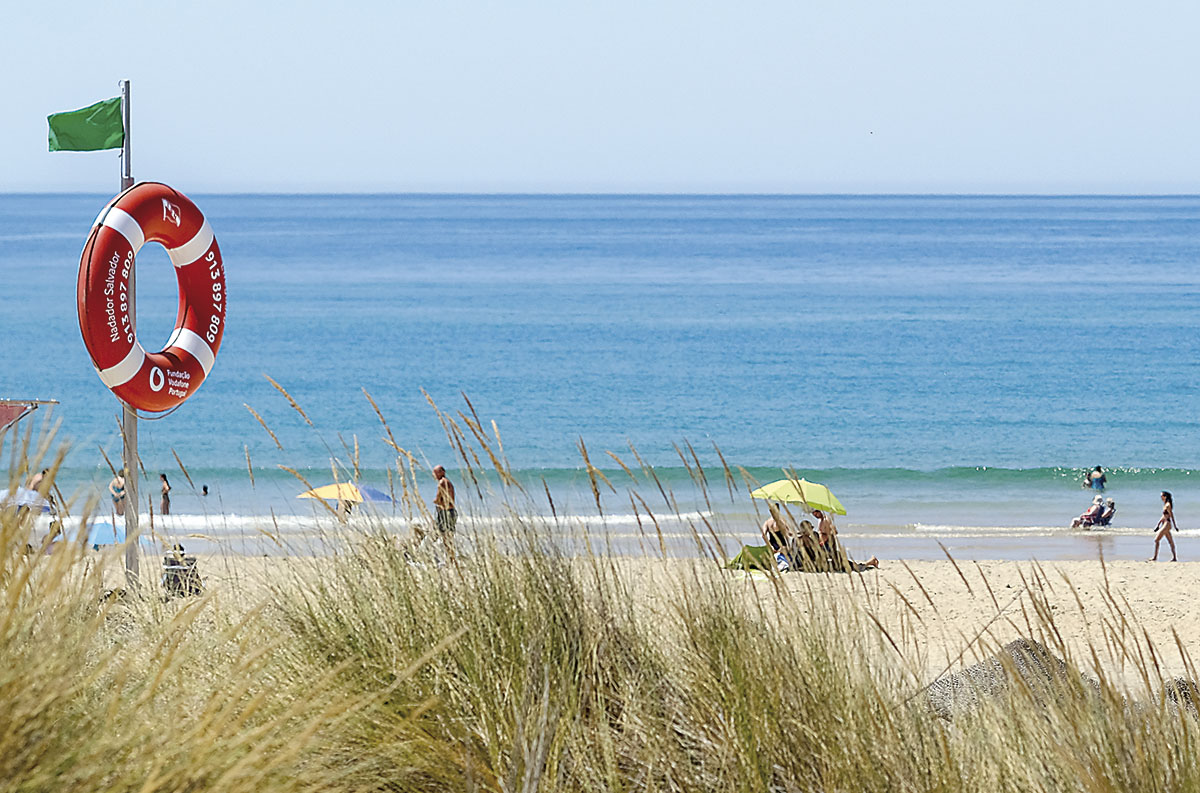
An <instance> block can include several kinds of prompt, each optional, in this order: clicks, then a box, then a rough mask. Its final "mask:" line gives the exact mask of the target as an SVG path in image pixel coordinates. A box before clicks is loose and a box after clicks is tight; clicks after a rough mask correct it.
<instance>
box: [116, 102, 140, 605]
mask: <svg viewBox="0 0 1200 793" xmlns="http://www.w3.org/2000/svg"><path fill="white" fill-rule="evenodd" d="M121 123H122V124H124V126H125V146H124V147H123V148H122V149H121V192H125V191H126V190H128V189H129V188H131V187H133V170H132V168H131V167H130V163H129V81H128V80H122V81H121ZM134 279H135V275H134V268H130V270H129V324H130V328H131V329H132V330H133V332H134V333H137V288H136V286H135V282H134ZM121 409H122V412H121V442H122V444H123V446H124V454H123V456H122V461H123V465H124V467H125V580H126V583H127V584H128V585H129V587H130V588H131V589H132V588H134V587H136V586H137V583H138V473H139V471H140V469H141V466H140V465H138V442H137V437H138V433H137V431H138V426H137V411H135V410H134V409H133V408H131V407H129V405H126V404H125V403H124V402H122V403H121Z"/></svg>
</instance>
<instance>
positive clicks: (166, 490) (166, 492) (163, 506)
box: [158, 474, 171, 515]
mask: <svg viewBox="0 0 1200 793" xmlns="http://www.w3.org/2000/svg"><path fill="white" fill-rule="evenodd" d="M158 479H159V484H160V486H161V489H162V502H161V503H160V504H159V509H158V513H159V514H160V515H170V514H171V483H170V482H168V481H167V475H166V474H159V475H158Z"/></svg>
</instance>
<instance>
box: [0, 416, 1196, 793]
mask: <svg viewBox="0 0 1200 793" xmlns="http://www.w3.org/2000/svg"><path fill="white" fill-rule="evenodd" d="M381 418H382V416H381ZM443 419H444V421H445V423H446V426H447V431H448V433H449V434H450V435H451V437H452V439H454V441H455V442H456V443H457V444H459V448H460V449H461V450H462V453H463V454H462V456H463V462H464V464H465V465H467V466H476V465H477V464H478V462H479V461H480V460H485V461H487V463H486V465H487V467H488V471H489V475H490V476H491V477H492V478H493V479H495V480H498V481H500V482H501V483H502V484H503V485H505V486H506V487H509V488H511V486H512V485H513V483H512V482H511V481H510V480H509V479H508V478H506V477H509V474H508V473H507V468H506V462H505V461H504V457H503V451H502V447H501V446H500V444H499V434H498V432H494V433H488V432H485V431H484V425H483V423H482V422H480V421H478V418H477V417H475V416H474V411H473V410H470V411H467V412H464V413H460V414H459V415H458V416H457V417H448V416H443ZM389 437H390V433H389ZM493 439H494V440H493ZM392 445H393V446H395V444H394V441H392ZM33 446H36V447H37V448H33V447H31V445H30V443H29V441H28V436H27V438H26V442H25V443H24V445H21V444H16V448H15V450H14V453H13V454H12V456H11V459H12V463H11V464H10V472H11V473H10V476H9V479H10V484H12V483H15V482H16V480H17V479H18V478H19V477H21V476H23V475H24V473H25V472H27V471H29V470H38V469H39V468H40V467H50V468H52V469H56V467H57V466H56V464H55V463H56V462H57V461H59V460H61V455H62V453H63V452H62V450H57V451H55V452H54V453H53V454H51V453H50V452H49V448H50V447H49V445H48V444H47V443H46V442H42V443H38V444H33ZM395 451H396V452H397V464H396V466H395V470H394V471H393V472H392V474H393V476H394V477H395V480H396V482H397V483H398V486H399V488H400V490H401V491H402V492H405V493H408V492H416V487H415V485H416V482H417V477H418V476H422V477H424V476H425V474H424V473H423V472H421V471H420V467H419V465H418V464H417V462H416V460H415V458H414V457H413V456H412V455H408V454H406V453H404V451H403V450H402V449H401V448H400V447H399V446H395ZM584 451H585V453H586V450H584ZM46 460H49V463H50V464H49V465H44V462H45V461H46ZM590 465H591V464H590V462H589V463H587V466H588V467H589V470H593V469H591V467H590ZM695 465H696V468H697V469H698V470H697V475H698V476H705V474H704V472H703V470H702V469H700V467H699V463H698V461H697V462H696V463H695ZM646 470H648V472H649V473H648V477H649V479H650V481H653V478H652V469H646ZM476 473H478V475H480V476H482V471H477V472H476ZM729 473H730V472H729V471H728V469H726V470H725V471H724V472H718V473H716V474H714V475H712V480H713V481H720V480H721V479H723V478H727V477H728V476H729ZM593 481H595V482H597V487H598V488H599V487H602V486H603V485H604V483H603V482H600V481H598V480H595V479H594V480H593ZM495 497H496V498H498V499H501V500H502V501H503V503H504V504H505V506H506V508H505V509H497V510H496V511H497V512H505V513H506V514H508V515H509V517H508V519H507V520H506V521H505V522H504V523H503V524H502V525H501V526H499V527H498V528H497V529H496V530H495V532H494V533H492V534H490V535H488V536H477V537H475V538H473V541H472V542H471V543H470V545H469V547H466V546H464V547H462V548H460V549H459V552H458V553H456V554H454V555H453V556H451V555H449V554H447V553H444V552H442V551H441V550H440V549H438V548H436V546H435V545H433V544H429V543H427V544H424V545H421V546H419V547H415V546H413V545H412V544H410V543H407V542H402V541H398V539H397V538H396V537H395V536H392V535H391V534H389V533H387V532H385V531H383V530H382V528H381V527H378V526H368V527H367V528H365V529H361V530H358V531H355V532H353V533H351V534H347V533H346V532H343V535H342V536H343V537H344V538H345V539H344V541H343V542H342V543H340V544H338V545H336V546H334V547H331V548H330V549H329V550H330V552H329V555H328V556H327V557H322V558H313V559H309V560H305V561H303V562H297V563H296V564H293V565H289V566H288V568H287V569H288V572H287V573H286V574H283V575H279V576H277V577H275V578H274V579H272V582H271V584H270V588H269V591H268V592H267V593H266V596H265V597H260V598H258V599H257V600H255V599H254V598H253V597H250V596H249V595H248V594H247V593H244V592H240V591H238V590H237V588H236V587H234V588H231V589H226V590H223V591H213V592H210V593H208V594H207V595H205V596H204V597H201V598H194V599H188V600H172V601H167V602H164V601H163V600H161V599H160V598H159V597H158V592H157V591H156V590H155V589H154V587H153V586H151V585H149V584H147V585H145V586H144V587H143V588H142V589H141V590H130V591H129V592H127V593H126V594H125V596H124V597H120V596H114V595H112V594H111V593H109V594H107V596H106V593H107V592H108V588H109V587H110V586H111V582H112V580H113V574H114V573H115V572H118V571H119V566H120V558H119V557H118V556H116V555H97V554H95V553H90V552H84V551H83V550H82V549H81V548H80V544H79V543H77V542H62V543H59V544H57V545H56V546H55V548H54V549H53V550H52V552H50V553H41V552H39V551H40V549H33V551H34V552H32V553H31V552H29V549H28V548H27V543H28V542H29V540H30V538H31V535H30V533H29V532H30V522H29V520H28V517H27V516H21V515H19V514H17V513H16V512H15V511H14V510H11V509H8V510H3V511H0V706H2V710H0V790H3V791H8V790H12V791H62V790H87V791H201V790H212V791H234V792H236V791H257V792H259V793H261V792H262V791H274V790H281V791H289V790H296V791H300V790H304V791H309V790H311V791H316V790H321V791H343V790H344V791H370V790H380V791H383V790H387V791H393V790H394V791H505V792H508V791H535V790H536V791H893V790H909V791H946V792H947V793H950V792H952V791H972V793H975V792H976V791H980V790H987V791H1113V790H1139V791H1140V790H1164V791H1166V790H1188V789H1197V788H1200V765H1198V762H1197V751H1196V749H1197V740H1198V739H1200V730H1198V728H1197V723H1196V720H1195V711H1194V709H1191V708H1189V707H1186V706H1183V707H1181V706H1179V705H1178V704H1177V702H1176V700H1178V699H1179V697H1178V696H1176V698H1175V699H1172V698H1171V697H1169V696H1166V695H1164V694H1163V693H1162V688H1161V684H1162V682H1163V676H1164V675H1163V673H1162V672H1161V671H1160V670H1159V669H1158V668H1157V665H1156V661H1155V656H1154V654H1153V648H1152V647H1148V646H1147V640H1144V639H1140V638H1139V637H1138V634H1137V631H1136V620H1135V619H1134V617H1133V616H1131V615H1128V614H1127V610H1126V609H1124V608H1123V607H1122V605H1121V603H1120V599H1119V597H1116V596H1114V597H1113V598H1112V604H1111V608H1110V611H1109V613H1108V614H1106V615H1103V616H1104V619H1105V620H1106V623H1105V624H1106V625H1107V626H1111V627H1108V628H1106V630H1107V633H1106V643H1105V645H1104V646H1101V647H1097V648H1093V652H1094V653H1095V657H1088V658H1081V659H1077V658H1074V657H1073V656H1072V651H1071V648H1070V647H1069V645H1068V643H1067V642H1065V641H1061V640H1060V639H1059V638H1056V637H1057V630H1056V625H1055V621H1054V614H1053V613H1052V611H1051V610H1050V609H1049V608H1048V607H1045V606H1044V601H1040V600H1039V594H1038V588H1037V586H1036V581H1034V582H1032V584H1031V586H1030V587H1029V589H1028V592H1027V593H1026V596H1027V600H1028V603H1029V611H1028V615H1029V616H1028V631H1027V633H1028V634H1030V638H1035V639H1037V640H1038V641H1041V642H1043V643H1044V644H1045V645H1046V647H1047V648H1049V650H1050V651H1052V652H1054V653H1055V654H1056V655H1059V656H1061V657H1064V658H1065V659H1066V664H1067V667H1066V668H1067V669H1068V670H1069V671H1068V673H1067V674H1065V675H1063V676H1062V677H1061V678H1060V679H1056V680H1053V681H1050V682H1049V683H1047V684H1046V685H1044V686H1043V685H1029V684H1026V683H1024V682H1023V681H1022V680H1021V679H1020V678H1014V682H1013V684H1012V685H1010V686H1008V687H1007V688H1006V689H1005V691H1004V692H1003V694H1002V695H998V696H991V697H986V698H982V699H981V701H980V702H979V704H978V706H977V707H974V708H973V709H971V710H970V711H969V712H964V713H962V714H959V715H956V716H955V717H954V719H953V721H947V720H944V719H942V718H939V716H938V715H937V714H936V713H935V711H934V709H933V708H932V707H931V706H930V700H929V697H928V695H927V693H926V691H925V685H926V684H928V683H929V682H930V681H929V680H928V679H927V678H926V676H925V675H926V673H925V666H926V665H925V664H924V663H923V659H920V658H918V657H916V650H915V649H914V648H915V647H916V645H917V643H918V642H916V641H914V635H915V633H916V632H919V627H918V626H909V627H907V628H905V630H904V634H905V635H900V634H898V633H895V631H894V630H893V631H892V632H889V629H888V628H887V627H886V626H888V625H895V624H897V623H899V624H904V619H903V618H902V616H901V618H899V619H898V620H889V619H886V618H885V617H886V616H887V615H881V614H880V612H879V609H880V608H884V607H881V606H880V605H878V602H877V601H874V600H871V599H868V598H866V597H864V596H863V595H865V593H866V591H867V587H868V584H867V583H866V582H867V580H868V579H867V578H864V577H861V576H859V575H857V574H851V575H842V576H840V577H838V579H837V582H836V583H835V584H833V585H832V587H826V588H824V589H817V588H807V587H799V588H797V587H794V586H785V585H784V584H783V581H782V580H781V579H780V578H779V577H776V576H767V577H764V578H747V577H745V576H744V575H742V574H733V573H730V572H728V571H725V570H723V569H721V568H720V567H719V566H718V564H717V562H718V561H719V559H718V558H716V557H719V555H720V554H719V552H717V551H716V550H715V549H714V547H713V544H711V543H706V542H705V539H704V527H703V526H698V527H697V528H696V537H697V547H698V558H696V559H692V560H668V559H665V558H664V559H657V560H648V561H641V562H639V561H636V560H633V561H631V560H627V559H619V558H615V557H610V556H606V555H603V554H592V553H571V554H568V553H566V552H565V551H564V550H563V549H562V548H561V546H560V545H558V544H557V542H556V538H555V536H554V535H553V532H552V531H551V528H550V526H549V525H548V524H547V523H546V521H545V520H544V519H542V518H538V517H536V516H534V515H532V514H531V513H527V512H522V510H521V508H520V504H521V498H522V494H521V493H520V492H514V491H512V490H511V489H506V490H504V491H503V492H501V493H500V494H498V495H496V496H495ZM664 499H665V500H669V499H668V498H667V494H664ZM643 503H644V502H643ZM410 508H411V509H412V510H413V514H414V515H415V516H417V517H420V507H419V506H417V505H415V504H414V505H411V507H410ZM335 520H336V518H335V517H334V516H330V521H331V522H333V521H335ZM704 553H707V554H708V555H707V556H705V555H703V554H704ZM649 567H653V568H654V570H655V571H656V578H655V580H654V581H652V582H650V581H647V574H646V569H647V568H649ZM794 575H801V574H794ZM808 575H823V574H808ZM868 575H872V574H868ZM793 580H794V579H793ZM822 580H827V579H825V578H824V577H823V578H822ZM831 588H832V589H833V590H836V591H837V596H836V597H834V596H831V595H830V594H829V593H830V591H831ZM748 590H753V592H752V594H753V596H751V597H748V596H747V592H748ZM888 602H889V603H890V602H891V601H888ZM887 608H896V609H900V610H903V609H904V605H903V604H894V605H889V606H887ZM1008 638H1016V637H1015V636H1014V637H1008ZM998 643H999V642H998V641H995V642H991V646H992V648H993V649H994V648H995V646H996V645H997V644H998ZM1117 655H1119V656H1122V657H1123V658H1124V659H1125V662H1126V664H1127V665H1132V666H1134V667H1136V669H1137V670H1138V673H1139V674H1140V675H1141V676H1142V678H1143V680H1144V685H1143V686H1142V687H1141V689H1140V690H1139V691H1138V692H1134V693H1135V694H1136V695H1137V696H1136V697H1135V698H1131V696H1130V692H1128V691H1126V690H1124V689H1123V688H1122V687H1121V686H1120V685H1119V684H1118V683H1117V682H1115V681H1114V680H1112V679H1110V678H1108V677H1106V676H1104V675H1103V670H1104V669H1105V668H1106V663H1105V660H1106V659H1109V660H1111V659H1112V658H1113V657H1114V656H1117ZM1102 656H1103V657H1102ZM1188 691H1190V689H1188ZM1135 699H1136V701H1135ZM1185 705H1186V703H1185Z"/></svg>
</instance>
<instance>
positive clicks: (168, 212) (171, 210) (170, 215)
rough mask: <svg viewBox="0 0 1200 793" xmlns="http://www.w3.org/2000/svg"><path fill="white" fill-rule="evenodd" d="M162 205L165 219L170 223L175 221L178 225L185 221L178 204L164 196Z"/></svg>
mask: <svg viewBox="0 0 1200 793" xmlns="http://www.w3.org/2000/svg"><path fill="white" fill-rule="evenodd" d="M162 205H163V220H165V221H167V222H168V223H174V224H175V225H176V226H178V225H179V224H180V223H182V222H183V215H182V213H180V211H179V206H178V205H177V204H172V203H171V202H170V201H168V200H167V199H165V198H164V199H163V200H162Z"/></svg>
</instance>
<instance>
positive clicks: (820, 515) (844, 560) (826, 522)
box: [813, 509, 879, 573]
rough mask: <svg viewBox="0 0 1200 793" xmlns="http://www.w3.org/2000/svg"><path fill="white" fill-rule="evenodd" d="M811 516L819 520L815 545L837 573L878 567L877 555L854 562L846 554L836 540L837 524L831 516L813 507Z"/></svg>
mask: <svg viewBox="0 0 1200 793" xmlns="http://www.w3.org/2000/svg"><path fill="white" fill-rule="evenodd" d="M813 517H814V518H816V519H817V520H818V521H820V522H819V523H818V524H817V545H818V546H820V548H821V551H822V554H823V556H824V559H825V561H826V562H827V563H828V565H829V568H830V569H831V570H834V571H835V572H839V573H849V572H856V573H857V572H861V571H863V570H866V569H867V568H871V567H879V557H877V556H872V557H871V558H870V559H868V560H867V561H865V562H855V561H852V560H851V559H850V557H848V556H847V555H846V551H845V550H844V549H843V548H842V544H841V543H840V542H838V538H837V526H836V525H834V523H833V516H832V515H830V514H828V513H827V512H825V511H823V510H820V509H814V510H813Z"/></svg>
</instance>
